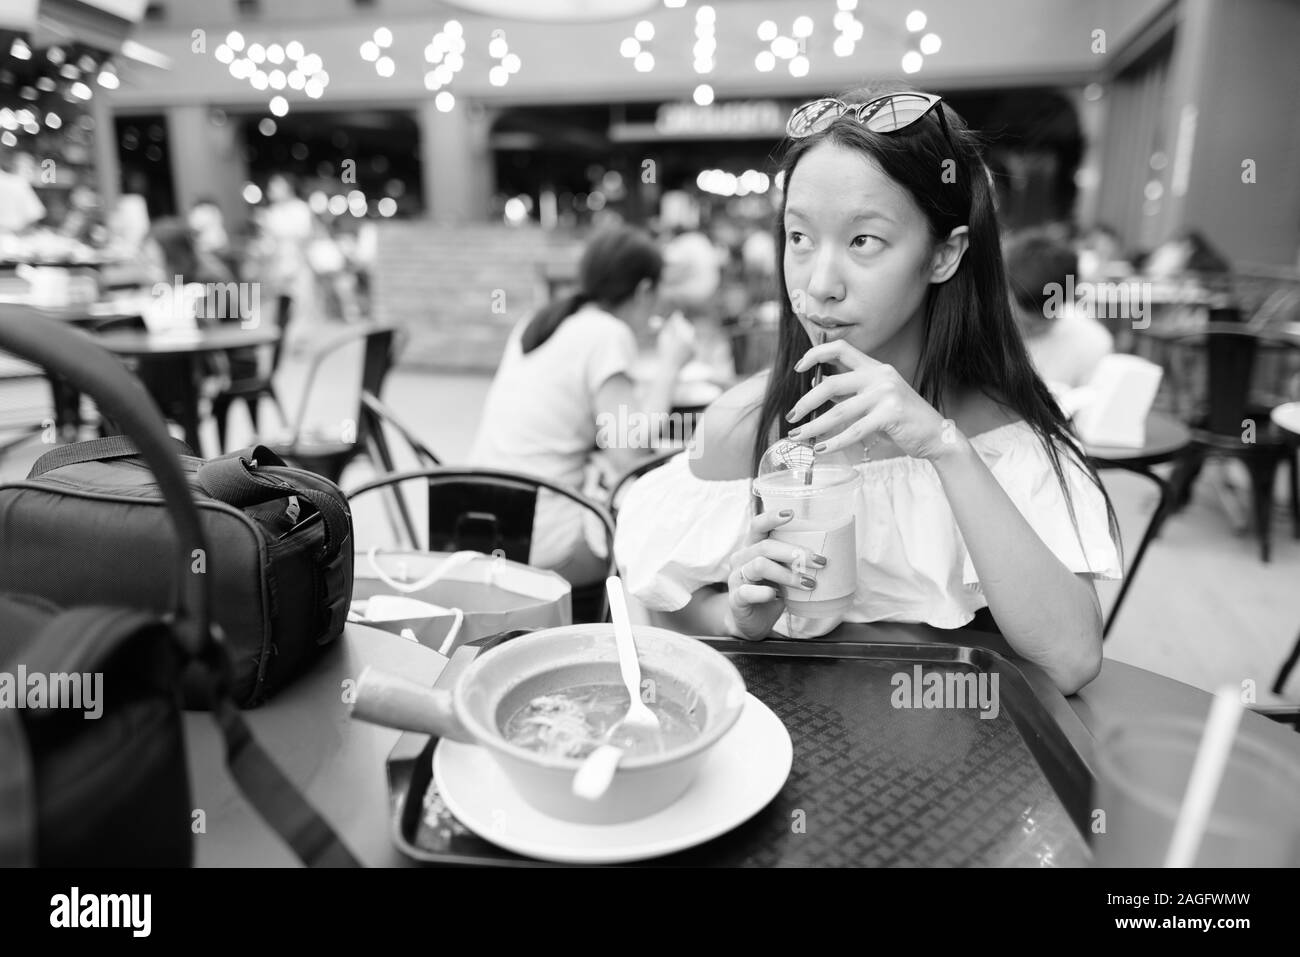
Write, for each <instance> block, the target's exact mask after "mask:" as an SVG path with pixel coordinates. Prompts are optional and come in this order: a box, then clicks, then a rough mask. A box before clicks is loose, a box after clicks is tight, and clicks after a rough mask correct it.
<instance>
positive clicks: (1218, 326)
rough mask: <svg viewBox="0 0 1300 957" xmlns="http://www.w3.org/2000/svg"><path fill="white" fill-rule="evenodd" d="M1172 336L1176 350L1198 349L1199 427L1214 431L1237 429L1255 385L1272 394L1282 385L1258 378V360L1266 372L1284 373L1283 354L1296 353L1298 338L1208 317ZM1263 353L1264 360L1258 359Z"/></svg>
mask: <svg viewBox="0 0 1300 957" xmlns="http://www.w3.org/2000/svg"><path fill="white" fill-rule="evenodd" d="M1238 318H1240V314H1239V313H1238ZM1173 342H1174V344H1175V345H1176V346H1177V347H1179V348H1180V349H1181V350H1186V349H1188V348H1196V349H1197V350H1198V351H1200V352H1202V353H1203V361H1204V373H1205V379H1204V386H1205V396H1204V401H1205V412H1206V415H1205V419H1204V428H1205V429H1206V430H1207V431H1209V432H1212V433H1215V434H1217V435H1238V434H1240V433H1241V429H1242V424H1241V423H1242V421H1243V420H1244V419H1246V418H1248V417H1250V415H1251V413H1252V403H1251V397H1252V393H1253V392H1255V391H1257V390H1260V391H1263V392H1264V393H1266V394H1267V395H1269V396H1272V395H1274V394H1277V393H1281V392H1283V391H1284V387H1283V386H1281V385H1279V384H1277V383H1273V384H1262V383H1260V382H1259V381H1258V378H1259V376H1258V375H1257V372H1258V371H1259V369H1260V367H1261V365H1265V366H1266V367H1267V369H1266V371H1268V372H1269V373H1270V374H1271V377H1273V378H1277V377H1278V376H1281V375H1285V374H1286V367H1285V356H1286V354H1288V353H1289V354H1300V343H1296V342H1293V341H1290V340H1289V339H1287V338H1286V337H1285V336H1284V335H1283V334H1279V333H1274V332H1270V331H1268V330H1261V329H1253V328H1251V327H1249V326H1247V325H1245V324H1244V323H1241V322H1239V321H1237V322H1228V323H1211V324H1209V325H1207V326H1206V327H1205V328H1204V329H1201V330H1196V331H1189V332H1187V333H1184V334H1182V335H1180V336H1178V337H1176V338H1175V339H1174V340H1173ZM1279 353H1282V355H1279ZM1265 357H1267V361H1266V363H1261V362H1260V360H1261V359H1262V358H1265ZM1261 386H1262V389H1261Z"/></svg>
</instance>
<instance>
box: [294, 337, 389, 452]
mask: <svg viewBox="0 0 1300 957" xmlns="http://www.w3.org/2000/svg"><path fill="white" fill-rule="evenodd" d="M400 332H401V329H400V327H398V326H394V325H389V324H386V323H368V324H366V325H358V326H356V327H354V328H351V329H348V330H347V331H345V332H343V333H341V334H339V335H338V336H336V337H335V338H333V339H331V340H330V341H329V342H327V343H325V344H324V345H323V346H321V347H320V348H319V349H317V350H316V351H315V352H314V353H313V354H312V357H311V366H310V367H309V368H308V370H307V378H306V380H305V381H304V383H303V387H302V401H301V402H300V404H299V407H298V415H297V422H296V423H295V425H294V430H293V433H294V436H295V441H296V440H297V438H298V437H300V436H301V435H302V429H303V424H304V422H305V418H306V414H307V403H308V400H309V399H310V397H311V390H312V386H313V385H314V384H315V381H316V376H317V374H318V373H319V372H320V368H321V365H322V364H323V363H324V362H325V360H326V359H327V358H329V356H330V355H332V354H333V353H335V352H338V351H339V350H340V349H342V348H344V347H345V346H348V345H350V344H352V343H355V342H356V341H357V340H358V339H361V340H364V343H365V345H364V351H363V354H362V360H361V363H362V366H361V390H360V393H359V394H358V396H357V411H356V415H355V416H354V417H353V421H354V422H356V423H357V431H356V442H357V444H358V445H359V444H361V443H362V442H364V441H365V439H366V437H367V435H368V434H369V433H368V432H367V427H368V422H369V421H370V416H368V415H366V414H364V413H365V405H364V404H363V402H362V400H361V396H362V395H364V394H365V393H367V392H369V393H370V394H371V395H374V396H379V395H381V394H382V392H383V387H384V380H385V379H387V378H388V373H389V371H391V369H392V368H393V364H394V363H395V361H396V359H397V353H398V352H399V350H400V345H401V340H400V338H399V333H400Z"/></svg>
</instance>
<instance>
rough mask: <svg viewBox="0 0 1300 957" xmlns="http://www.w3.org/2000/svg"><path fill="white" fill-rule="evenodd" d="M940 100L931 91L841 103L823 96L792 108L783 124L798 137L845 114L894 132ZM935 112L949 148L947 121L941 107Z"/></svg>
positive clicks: (876, 129) (790, 134)
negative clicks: (861, 101) (862, 101)
mask: <svg viewBox="0 0 1300 957" xmlns="http://www.w3.org/2000/svg"><path fill="white" fill-rule="evenodd" d="M942 101H943V97H941V96H935V95H934V94H932V93H887V94H885V95H884V96H878V97H876V98H875V99H873V100H867V102H865V103H845V102H844V101H843V100H839V99H836V98H835V97H823V98H822V99H820V100H813V101H812V102H811V103H805V104H804V105H803V106H800V107H798V108H796V109H795V111H794V112H793V113H791V114H790V120H789V122H787V123H786V125H785V135H786V136H788V137H790V138H791V139H794V140H801V139H803V138H804V137H806V136H812V135H813V134H814V133H820V132H821V131H822V130H825V129H827V128H828V127H830V125H831V124H832V123H834V122H836V121H837V120H839V119H841V118H842V117H846V116H847V117H849V118H850V119H853V120H856V121H857V122H858V123H861V124H862V125H863V126H865V127H866V128H867V129H869V130H871V132H873V133H897V132H898V131H899V130H905V129H907V128H908V127H909V126H911V125H912V124H913V123H916V122H919V121H920V119H921V118H922V117H924V116H925V115H926V114H928V113H930V112H931V111H933V110H934V109H935V107H937V106H939V104H940V103H941V102H942ZM938 115H939V126H940V128H941V129H942V130H943V136H944V139H946V140H947V141H948V146H949V148H950V149H951V148H952V137H951V135H949V133H948V121H947V120H945V119H944V116H943V109H942V108H940V109H939V110H938Z"/></svg>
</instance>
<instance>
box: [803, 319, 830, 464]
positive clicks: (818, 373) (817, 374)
mask: <svg viewBox="0 0 1300 957" xmlns="http://www.w3.org/2000/svg"><path fill="white" fill-rule="evenodd" d="M825 344H826V332H825V330H823V331H822V332H821V333H820V334H819V335H818V336H817V345H819V346H820V345H825ZM821 383H822V364H821V363H820V362H819V363H817V368H815V369H814V370H813V378H812V387H813V388H814V389H815V388H817V387H818V386H819V385H821ZM816 459H817V453H816V452H813V453H812V458H811V459H809V460H808V471H806V472H804V473H803V484H804V485H812V479H813V463H814V462H815V461H816Z"/></svg>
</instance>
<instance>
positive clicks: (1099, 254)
mask: <svg viewBox="0 0 1300 957" xmlns="http://www.w3.org/2000/svg"><path fill="white" fill-rule="evenodd" d="M1076 248H1077V249H1078V251H1079V278H1080V279H1081V280H1083V281H1085V282H1103V281H1105V280H1107V279H1123V278H1124V277H1125V276H1130V275H1132V274H1133V266H1132V264H1131V263H1129V262H1128V260H1127V259H1125V258H1124V253H1123V251H1124V244H1123V243H1121V242H1120V238H1119V234H1118V233H1116V232H1115V230H1113V229H1111V228H1110V227H1109V226H1107V225H1106V224H1104V223H1097V224H1095V225H1093V226H1091V227H1089V228H1088V229H1087V230H1085V231H1084V233H1083V235H1082V236H1081V237H1080V238H1079V242H1078V244H1077V246H1076Z"/></svg>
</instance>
